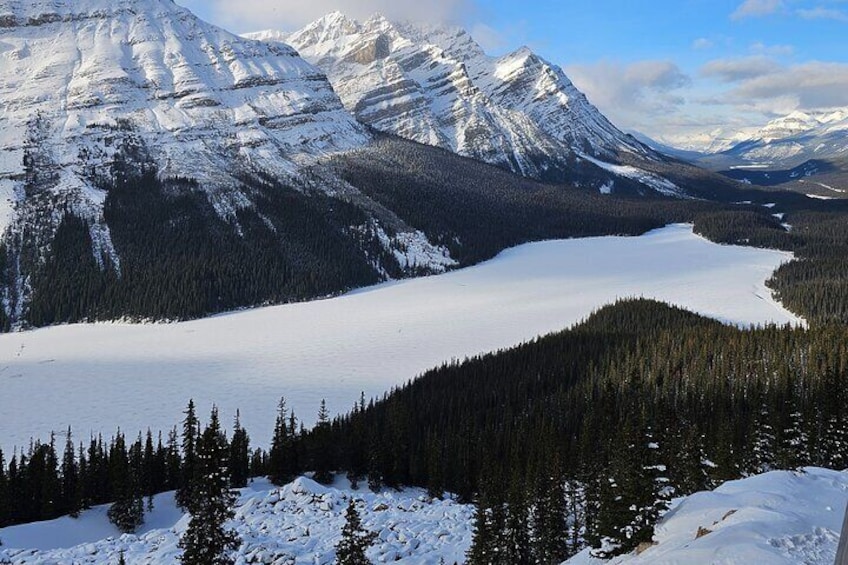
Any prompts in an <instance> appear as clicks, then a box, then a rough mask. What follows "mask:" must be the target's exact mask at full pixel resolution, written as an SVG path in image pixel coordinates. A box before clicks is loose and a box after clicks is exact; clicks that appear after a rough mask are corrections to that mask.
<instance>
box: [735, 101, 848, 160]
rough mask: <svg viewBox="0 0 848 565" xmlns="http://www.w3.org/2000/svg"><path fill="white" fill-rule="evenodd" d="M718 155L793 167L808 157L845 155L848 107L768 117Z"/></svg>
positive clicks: (833, 157) (846, 153)
mask: <svg viewBox="0 0 848 565" xmlns="http://www.w3.org/2000/svg"><path fill="white" fill-rule="evenodd" d="M720 156H722V157H726V158H732V159H736V160H738V161H739V162H740V163H741V164H747V165H756V166H760V167H764V168H786V169H789V168H793V167H797V166H798V165H800V164H802V163H803V162H805V161H809V160H811V159H819V160H821V159H844V158H848V109H844V110H831V111H826V112H801V111H796V112H792V113H791V114H789V115H787V116H783V117H780V118H777V119H775V120H772V121H771V122H769V123H768V124H766V125H765V126H764V127H763V128H761V129H760V130H759V131H757V132H756V133H754V134H752V135H750V136H749V137H748V138H747V139H745V140H743V141H741V142H740V143H737V144H735V145H734V146H733V147H730V148H727V149H726V150H724V151H723V152H722V153H721V155H720Z"/></svg>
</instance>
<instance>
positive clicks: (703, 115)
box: [177, 0, 848, 143]
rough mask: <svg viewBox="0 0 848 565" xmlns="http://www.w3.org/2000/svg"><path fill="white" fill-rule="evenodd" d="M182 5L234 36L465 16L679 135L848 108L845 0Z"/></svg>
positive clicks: (495, 47) (621, 121)
mask: <svg viewBox="0 0 848 565" xmlns="http://www.w3.org/2000/svg"><path fill="white" fill-rule="evenodd" d="M177 1H178V2H179V3H181V4H183V5H186V6H187V7H189V8H191V9H193V10H194V11H195V12H196V13H197V14H198V15H200V16H201V17H203V18H204V19H206V20H209V21H211V22H213V23H216V24H219V25H222V26H223V27H226V28H228V29H231V30H232V31H235V32H244V31H252V30H257V29H260V28H269V27H274V28H280V29H297V28H298V27H300V26H302V25H304V24H306V23H308V22H309V21H311V20H313V19H317V18H318V17H320V16H321V15H323V14H324V13H327V12H329V11H331V10H340V11H342V12H345V13H347V14H348V15H350V16H352V17H358V18H363V17H367V16H368V15H370V14H372V13H374V12H381V13H384V14H385V15H387V16H388V17H390V18H399V19H400V18H404V19H405V18H409V19H416V20H420V19H430V20H443V21H450V22H452V23H457V24H461V25H463V26H464V27H466V28H467V29H469V30H470V31H471V32H472V34H473V35H474V36H475V38H476V39H477V40H478V42H480V43H481V44H482V45H483V46H484V47H485V48H486V49H487V50H488V51H489V52H491V53H493V54H499V53H503V52H506V51H509V50H512V49H515V48H518V47H520V46H521V45H528V46H530V47H531V48H533V49H534V50H535V51H537V52H538V53H539V54H541V55H542V56H544V57H545V58H547V59H548V60H550V61H552V62H554V63H556V64H558V65H560V66H562V67H563V68H564V69H565V71H566V72H567V73H568V75H569V76H570V77H571V78H572V80H573V81H574V82H575V84H576V85H577V86H578V87H579V88H581V89H582V90H583V91H584V92H586V93H587V95H588V96H589V99H590V100H591V101H592V102H593V103H595V104H596V105H597V106H598V107H599V108H600V109H601V110H602V111H603V112H604V113H605V114H607V115H608V116H609V117H610V118H611V119H612V120H613V121H614V122H615V123H616V124H617V125H619V126H620V127H622V128H624V129H635V130H639V131H642V132H644V133H647V134H648V135H652V136H654V137H658V138H661V139H663V140H666V141H670V142H678V143H685V142H686V140H690V139H692V138H697V139H705V138H708V137H710V136H711V135H715V134H718V135H729V134H732V133H733V132H735V131H738V130H741V129H746V128H752V127H757V126H760V125H762V124H764V123H765V122H767V121H768V120H769V119H772V118H774V117H777V116H780V115H784V114H787V113H789V112H792V111H795V110H802V111H811V110H817V109H827V108H832V107H848V0H723V1H709V0H677V1H672V0H642V1H639V0H631V1H627V0H594V1H592V0H526V1H523V2H518V1H514V0H513V1H508V0H489V1H483V0H307V1H304V0H241V1H239V2H233V1H231V0H177ZM718 130H721V133H718Z"/></svg>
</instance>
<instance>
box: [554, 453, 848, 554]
mask: <svg viewBox="0 0 848 565" xmlns="http://www.w3.org/2000/svg"><path fill="white" fill-rule="evenodd" d="M846 503H848V474H846V473H845V472H837V471H831V470H827V469H819V468H815V467H808V468H805V469H804V470H803V472H787V471H773V472H771V473H766V474H764V475H758V476H756V477H750V478H747V479H743V480H739V481H730V482H728V483H725V484H723V485H722V486H720V487H719V488H717V489H716V490H715V491H713V492H700V493H696V494H694V495H692V496H689V497H686V498H684V499H682V500H680V501H677V503H676V504H675V506H674V508H673V509H672V510H671V511H670V512H669V514H667V515H666V517H665V519H664V520H663V522H662V523H661V524H660V525H659V526H658V527H657V531H656V534H655V538H654V539H655V541H657V542H658V543H657V545H656V546H654V547H652V548H650V549H648V550H647V551H645V552H644V553H642V554H641V555H639V556H636V555H626V556H623V557H620V558H617V559H614V560H613V561H611V562H610V561H601V560H598V559H592V558H591V557H589V555H588V552H583V553H581V554H580V555H577V556H576V557H573V558H572V559H570V560H568V561H566V564H567V565H600V564H602V563H610V564H611V565H643V564H644V565H647V564H651V565H690V564H691V565H698V564H713V563H721V564H722V565H748V564H751V563H757V564H762V565H766V564H768V565H772V564H773V565H799V564H802V563H803V564H804V565H819V564H821V565H830V564H831V563H833V561H834V559H835V557H836V546H837V543H838V542H839V533H840V530H841V528H842V519H843V516H844V513H845V505H846ZM699 528H706V529H707V530H710V532H709V533H707V534H706V535H703V536H702V537H699V538H697V539H696V536H697V533H698V529H699ZM702 533H703V532H702Z"/></svg>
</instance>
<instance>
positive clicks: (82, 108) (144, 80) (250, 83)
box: [0, 0, 368, 230]
mask: <svg viewBox="0 0 848 565" xmlns="http://www.w3.org/2000/svg"><path fill="white" fill-rule="evenodd" d="M0 21H2V24H3V25H2V27H0V77H2V78H1V79H0V116H2V118H0V193H2V195H3V196H5V197H6V198H10V197H11V198H12V199H13V200H14V201H20V200H21V199H22V198H23V185H24V184H25V182H26V180H27V172H26V168H27V165H26V163H27V162H29V163H30V164H31V166H33V167H34V166H39V167H40V171H39V173H38V174H39V175H40V176H41V177H42V178H43V179H45V183H42V184H47V185H49V186H43V187H42V188H45V189H48V190H50V191H52V192H54V193H56V194H71V193H73V194H74V197H73V201H74V203H75V207H76V206H77V205H78V206H81V207H83V208H86V207H90V209H91V211H90V214H91V215H92V216H94V217H96V216H97V214H98V211H97V210H98V208H99V204H100V203H101V202H102V200H103V197H104V195H103V193H102V192H101V191H98V190H97V185H98V178H97V177H99V176H102V175H107V174H108V171H107V169H108V167H109V166H110V165H111V164H112V163H113V158H114V155H115V153H116V152H117V151H118V150H120V149H122V148H125V147H126V144H127V143H132V142H134V141H138V142H141V143H143V144H144V147H145V150H146V151H147V152H148V153H149V156H150V158H151V159H152V161H153V162H155V163H156V164H157V165H158V167H159V174H160V175H161V176H165V177H174V176H184V177H191V178H195V179H197V180H198V181H199V182H200V184H201V185H202V186H203V187H204V188H206V189H207V190H210V191H212V192H213V193H214V195H215V197H214V199H213V202H215V204H216V205H217V206H218V207H219V211H221V212H222V213H224V214H231V213H233V212H234V210H237V209H238V208H239V207H241V206H244V205H245V203H246V202H245V200H244V198H243V197H242V195H240V194H238V193H236V192H234V191H232V190H228V187H230V186H231V185H232V184H233V182H232V181H233V176H234V174H236V173H245V172H251V171H256V170H261V171H264V172H268V173H272V174H276V175H279V176H286V175H291V174H292V173H293V172H294V171H295V170H296V168H297V165H298V164H299V163H301V162H302V161H304V160H306V161H309V160H314V158H315V157H316V156H317V155H321V154H323V153H325V152H328V151H339V150H346V149H350V148H352V147H356V146H358V145H361V144H362V143H364V142H365V141H366V140H367V139H368V136H367V134H366V133H365V131H364V130H363V128H362V127H361V126H360V125H359V124H357V123H356V122H355V120H353V119H351V117H350V116H349V115H348V114H347V113H346V112H345V111H344V110H343V108H342V106H341V104H340V103H339V100H338V98H337V97H336V95H335V94H334V92H333V90H332V88H331V87H330V84H329V83H328V82H327V80H326V78H325V77H324V75H323V74H322V73H321V72H320V71H319V70H317V69H316V68H314V67H313V66H312V65H310V64H308V63H307V62H305V61H304V60H303V59H301V58H300V57H299V56H298V55H297V53H296V52H295V51H294V50H293V49H291V48H289V47H286V46H284V45H280V44H268V43H260V42H254V41H248V40H245V39H243V38H240V37H238V36H235V35H232V34H230V33H228V32H226V31H224V30H221V29H219V28H216V27H214V26H212V25H209V24H206V23H205V22H203V21H201V20H199V19H198V18H196V17H195V16H194V15H193V14H191V13H190V12H189V11H187V10H185V9H183V8H181V7H179V6H177V5H176V4H174V2H173V1H172V0H122V1H121V2H110V1H108V0H73V1H71V0H27V1H25V2H20V1H11V0H3V1H0ZM45 169H50V171H49V173H48V171H47V170H45ZM9 216H10V215H9V212H8V210H7V212H6V214H5V218H4V220H3V221H2V222H0V230H2V229H3V228H4V227H5V225H7V224H8V223H9V221H10V220H11V218H10V217H9Z"/></svg>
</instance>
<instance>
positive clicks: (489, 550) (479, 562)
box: [466, 496, 500, 565]
mask: <svg viewBox="0 0 848 565" xmlns="http://www.w3.org/2000/svg"><path fill="white" fill-rule="evenodd" d="M497 522H498V520H497V517H496V516H495V508H494V506H493V505H491V504H490V503H489V501H488V499H487V498H486V497H485V496H481V497H480V500H479V501H478V502H477V506H476V507H475V509H474V537H473V538H472V540H471V547H470V548H469V549H468V553H467V555H466V561H467V563H468V565H493V564H494V563H498V557H499V556H498V536H499V533H500V529H499V524H498V523H497Z"/></svg>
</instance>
